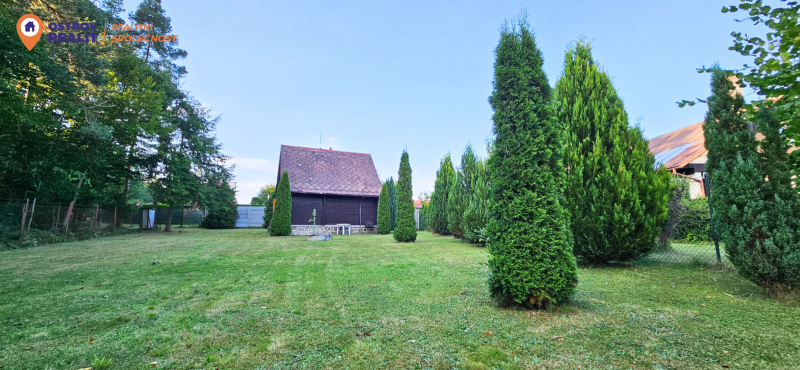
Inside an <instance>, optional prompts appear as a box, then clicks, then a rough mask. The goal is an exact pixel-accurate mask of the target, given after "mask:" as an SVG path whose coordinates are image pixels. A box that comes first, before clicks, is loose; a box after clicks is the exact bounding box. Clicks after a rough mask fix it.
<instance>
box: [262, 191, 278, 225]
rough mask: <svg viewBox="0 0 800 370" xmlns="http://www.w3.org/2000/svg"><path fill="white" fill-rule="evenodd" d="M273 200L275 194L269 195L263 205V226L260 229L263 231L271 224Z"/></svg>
mask: <svg viewBox="0 0 800 370" xmlns="http://www.w3.org/2000/svg"><path fill="white" fill-rule="evenodd" d="M259 199H260V198H259ZM273 200H275V193H272V194H270V195H269V200H268V201H267V203H266V204H264V217H263V220H264V224H263V225H262V227H263V228H265V229H267V228H269V224H270V222H272V205H273V204H274V202H273Z"/></svg>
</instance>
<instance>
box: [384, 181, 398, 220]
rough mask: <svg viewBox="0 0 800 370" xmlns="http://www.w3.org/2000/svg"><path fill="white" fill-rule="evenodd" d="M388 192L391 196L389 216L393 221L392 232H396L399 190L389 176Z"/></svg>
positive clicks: (387, 182)
mask: <svg viewBox="0 0 800 370" xmlns="http://www.w3.org/2000/svg"><path fill="white" fill-rule="evenodd" d="M386 191H387V192H388V194H389V216H390V218H391V219H392V228H391V230H394V227H395V225H396V224H397V188H396V187H395V182H394V179H393V178H392V177H391V176H389V180H387V181H386Z"/></svg>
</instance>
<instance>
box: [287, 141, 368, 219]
mask: <svg viewBox="0 0 800 370" xmlns="http://www.w3.org/2000/svg"><path fill="white" fill-rule="evenodd" d="M284 170H286V171H288V173H289V183H290V185H291V186H290V189H291V192H292V226H293V227H300V226H302V227H306V226H308V225H309V224H310V222H309V220H310V219H311V213H312V212H313V210H316V211H317V213H316V215H317V216H316V225H336V224H351V225H353V226H366V227H367V228H369V227H373V226H375V225H376V224H377V223H378V196H380V194H381V180H380V178H378V171H376V170H375V164H374V163H373V162H372V156H371V155H369V154H364V153H350V152H340V151H336V150H326V149H314V148H301V147H296V146H288V145H281V154H280V161H279V163H278V183H280V179H281V176H282V175H283V171H284ZM359 229H362V228H359Z"/></svg>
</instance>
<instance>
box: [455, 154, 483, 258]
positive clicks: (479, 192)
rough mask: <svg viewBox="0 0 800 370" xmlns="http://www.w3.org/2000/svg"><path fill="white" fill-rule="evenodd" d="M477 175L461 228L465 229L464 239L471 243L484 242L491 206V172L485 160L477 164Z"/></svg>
mask: <svg viewBox="0 0 800 370" xmlns="http://www.w3.org/2000/svg"><path fill="white" fill-rule="evenodd" d="M476 167H477V171H476V176H475V179H474V181H473V184H472V193H471V194H470V197H469V198H470V199H469V204H468V205H467V209H466V210H465V211H464V219H463V220H462V221H461V223H462V226H461V229H462V230H464V240H466V241H468V242H470V243H483V242H485V238H484V236H483V230H484V229H485V228H486V223H487V222H488V212H487V209H488V206H489V172H487V171H486V165H485V164H484V163H483V162H478V164H477V166H476Z"/></svg>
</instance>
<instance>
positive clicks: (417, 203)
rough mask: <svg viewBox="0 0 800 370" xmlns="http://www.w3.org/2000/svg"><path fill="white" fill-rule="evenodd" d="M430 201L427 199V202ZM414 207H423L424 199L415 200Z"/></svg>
mask: <svg viewBox="0 0 800 370" xmlns="http://www.w3.org/2000/svg"><path fill="white" fill-rule="evenodd" d="M428 202H430V201H429V200H426V201H425V203H426V204H427V203H428ZM414 208H422V201H421V200H414Z"/></svg>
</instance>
